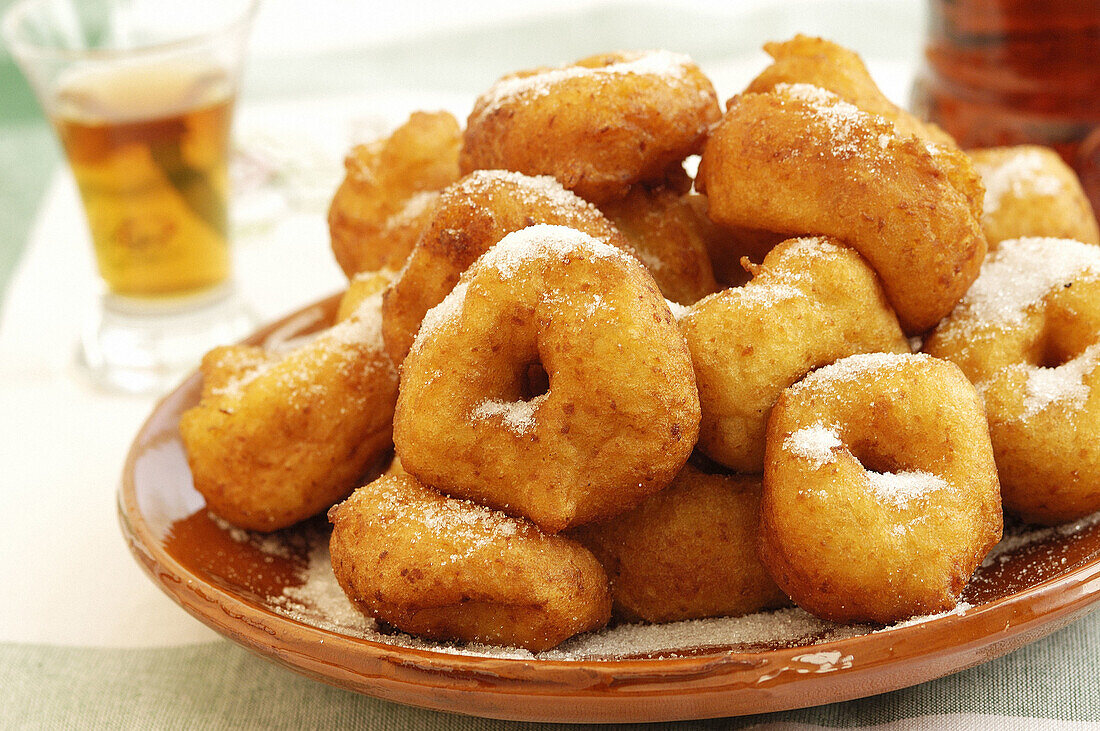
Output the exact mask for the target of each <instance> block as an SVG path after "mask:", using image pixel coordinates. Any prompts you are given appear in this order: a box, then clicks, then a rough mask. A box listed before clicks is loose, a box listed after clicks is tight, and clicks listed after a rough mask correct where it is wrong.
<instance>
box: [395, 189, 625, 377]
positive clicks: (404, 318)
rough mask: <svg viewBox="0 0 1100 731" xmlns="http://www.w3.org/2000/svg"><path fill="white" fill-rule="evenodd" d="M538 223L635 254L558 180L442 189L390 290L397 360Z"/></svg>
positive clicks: (596, 213) (586, 203)
mask: <svg viewBox="0 0 1100 731" xmlns="http://www.w3.org/2000/svg"><path fill="white" fill-rule="evenodd" d="M536 223H547V224H554V225H563V226H569V227H571V228H575V229H577V230H580V231H583V232H585V233H587V234H589V235H590V236H594V237H595V238H597V239H599V240H600V241H603V242H604V243H607V244H610V245H611V246H615V247H617V248H620V249H623V250H626V251H631V252H632V249H631V248H630V244H628V243H627V241H626V239H625V238H623V236H622V234H620V233H619V232H618V230H616V228H615V227H614V226H613V225H612V224H611V222H610V221H608V220H607V219H606V218H605V217H604V215H603V214H602V213H600V212H599V210H598V209H597V208H596V207H595V206H593V205H592V204H591V203H588V202H587V201H585V200H583V199H581V198H580V197H578V196H576V195H574V194H573V193H570V192H569V191H567V190H565V189H564V188H562V187H561V184H560V183H558V182H557V181H556V180H554V179H553V178H549V177H546V176H539V177H530V176H527V175H521V174H520V173H513V172H508V171H504V170H478V171H476V172H473V173H470V174H469V175H467V176H465V177H464V178H462V180H460V181H458V182H457V183H455V184H454V185H452V186H451V187H449V188H447V189H446V190H445V191H444V192H443V194H442V196H441V197H440V200H439V203H438V205H437V206H436V208H435V210H434V212H433V214H432V217H431V220H430V221H429V222H428V225H427V227H426V228H425V230H424V234H423V236H422V237H421V239H420V241H418V242H417V244H416V248H415V249H413V253H412V255H411V256H410V257H409V260H408V263H407V265H406V266H405V268H404V269H403V270H402V271H401V273H400V275H399V276H398V278H397V281H395V282H394V283H393V286H391V287H390V289H389V290H387V291H386V293H385V296H384V300H383V305H382V318H383V319H382V333H383V335H384V336H385V339H386V350H387V351H388V352H389V354H390V357H391V358H392V359H393V362H394V363H398V364H400V363H401V362H402V361H403V360H404V359H405V356H406V355H407V354H408V352H409V348H410V347H411V346H412V342H413V339H414V338H415V337H416V331H417V330H418V329H419V328H420V322H421V320H423V319H424V314H425V313H427V311H428V310H430V309H431V308H432V307H435V306H436V305H437V304H439V303H440V302H442V301H443V298H444V297H446V296H447V293H448V292H450V291H451V290H452V289H453V288H454V286H455V284H457V283H458V278H459V276H461V275H462V272H464V271H466V269H467V267H469V266H470V265H471V264H473V263H474V261H475V260H476V259H477V258H478V257H479V256H481V255H482V254H484V253H485V252H486V251H488V250H489V248H490V247H491V246H492V245H493V244H495V243H496V242H498V241H500V240H501V239H502V238H504V236H505V234H508V233H511V232H513V231H518V230H520V229H522V228H526V227H528V226H530V225H532V224H536Z"/></svg>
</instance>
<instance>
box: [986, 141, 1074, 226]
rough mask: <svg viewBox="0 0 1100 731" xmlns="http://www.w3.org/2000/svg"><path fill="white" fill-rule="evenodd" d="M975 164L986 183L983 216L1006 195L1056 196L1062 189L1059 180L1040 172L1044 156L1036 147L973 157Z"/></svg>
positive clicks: (998, 204)
mask: <svg viewBox="0 0 1100 731" xmlns="http://www.w3.org/2000/svg"><path fill="white" fill-rule="evenodd" d="M974 167H975V169H976V170H977V171H978V173H979V174H980V175H981V176H982V182H983V183H984V184H985V200H984V201H983V204H982V208H983V214H984V215H986V216H989V215H992V214H995V213H996V212H997V211H998V210H1000V207H1001V202H1002V200H1003V199H1004V197H1005V196H1006V195H1011V196H1013V197H1017V198H1021V197H1024V196H1028V195H1041V196H1056V195H1058V194H1059V193H1061V192H1062V189H1063V186H1062V181H1061V180H1059V179H1058V178H1057V177H1056V176H1054V175H1050V174H1049V173H1043V156H1042V154H1041V153H1040V152H1039V151H1038V150H1035V149H1031V148H1027V149H1023V150H1017V151H1013V152H1012V153H1011V154H1009V155H1007V156H1005V157H1002V158H1000V159H998V160H996V161H992V162H984V161H981V160H975V162H974Z"/></svg>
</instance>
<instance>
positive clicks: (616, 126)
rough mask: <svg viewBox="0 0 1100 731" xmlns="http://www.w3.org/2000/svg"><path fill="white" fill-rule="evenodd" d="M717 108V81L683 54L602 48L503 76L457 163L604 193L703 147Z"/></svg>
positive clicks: (478, 108) (475, 115)
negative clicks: (588, 54)
mask: <svg viewBox="0 0 1100 731" xmlns="http://www.w3.org/2000/svg"><path fill="white" fill-rule="evenodd" d="M719 116H720V110H719V107H718V98H717V96H716V94H715V92H714V87H713V86H712V85H711V83H710V81H709V80H708V79H707V78H706V77H705V76H704V75H703V73H702V71H700V70H699V67H698V66H696V65H695V64H694V63H693V62H692V61H691V60H690V59H688V58H687V57H685V56H680V55H678V54H671V53H668V52H667V51H647V52H623V53H610V54H601V55H598V56H592V57H589V58H585V59H582V60H580V61H578V62H577V63H575V64H573V65H571V66H566V67H563V68H556V69H549V68H542V69H535V70H531V71H524V72H520V73H517V74H512V75H510V76H506V77H504V78H503V79H501V80H500V81H498V82H497V83H496V84H495V85H494V86H493V87H492V88H491V89H489V91H487V92H486V93H485V94H483V95H482V96H481V97H480V98H479V99H478V100H477V103H476V104H475V105H474V110H473V112H471V114H470V117H469V120H468V121H467V126H466V132H465V135H464V138H463V147H462V155H461V158H460V165H461V168H462V171H463V172H464V173H468V172H470V171H472V170H479V169H489V168H503V169H506V170H515V171H518V172H521V173H526V174H528V175H551V176H553V177H555V178H557V179H558V180H559V181H561V183H562V185H564V186H565V187H566V188H568V189H570V190H572V191H574V192H576V193H577V194H578V195H580V196H582V197H584V198H586V199H588V200H590V201H592V202H594V203H603V202H606V201H609V200H612V199H615V198H619V197H622V196H623V195H624V194H625V193H626V192H627V190H628V188H629V187H630V186H631V185H633V184H635V183H640V182H646V181H659V180H661V179H662V178H664V177H665V175H666V172H667V171H668V170H670V169H672V168H674V167H677V166H679V164H680V163H681V162H682V161H683V159H684V158H686V157H687V156H688V155H692V154H695V153H697V152H699V150H700V148H701V147H702V144H703V140H704V139H705V137H706V134H707V129H708V127H709V126H710V125H711V124H712V123H713V122H715V121H716V120H717V119H718V117H719Z"/></svg>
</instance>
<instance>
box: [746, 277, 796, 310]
mask: <svg viewBox="0 0 1100 731" xmlns="http://www.w3.org/2000/svg"><path fill="white" fill-rule="evenodd" d="M735 291H736V292H737V294H738V296H739V298H740V300H741V302H743V303H744V304H746V305H756V306H758V307H764V308H767V307H774V306H775V305H777V304H779V303H780V302H783V301H784V300H791V299H797V298H799V297H805V296H806V293H805V292H803V291H802V290H801V289H799V288H798V287H795V286H793V285H790V284H786V283H784V282H767V283H758V282H750V283H749V284H747V285H745V286H744V287H741V288H739V289H737V290H735Z"/></svg>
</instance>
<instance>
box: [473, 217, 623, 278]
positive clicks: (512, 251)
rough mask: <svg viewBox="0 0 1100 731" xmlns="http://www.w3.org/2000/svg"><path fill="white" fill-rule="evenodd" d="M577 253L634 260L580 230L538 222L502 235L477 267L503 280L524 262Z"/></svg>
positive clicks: (514, 274)
mask: <svg viewBox="0 0 1100 731" xmlns="http://www.w3.org/2000/svg"><path fill="white" fill-rule="evenodd" d="M577 255H581V256H592V257H594V258H597V259H600V258H608V259H619V260H622V261H630V262H633V260H632V259H631V257H630V256H629V255H628V254H626V253H624V252H622V251H620V250H619V249H616V248H615V247H614V246H611V245H610V244H605V243H604V242H602V241H600V240H598V239H595V238H593V237H591V236H589V235H588V234H586V233H583V232H582V231H577V230H576V229H573V228H569V227H568V226H552V225H549V224H537V225H535V226H528V227H527V228H525V229H521V230H519V231H513V232H512V233H510V234H508V235H507V236H505V237H504V238H503V239H501V240H500V241H499V242H497V244H496V245H495V246H493V248H491V249H489V250H488V251H487V252H485V253H484V254H483V255H482V256H481V259H479V260H478V262H477V264H476V266H477V268H478V270H479V271H480V270H482V269H486V268H493V269H496V270H497V271H499V272H500V274H501V276H502V277H503V278H504V279H509V278H511V277H514V276H516V273H517V272H518V271H519V269H520V267H521V266H523V264H525V263H527V262H530V261H535V260H538V259H550V258H560V257H566V256H577Z"/></svg>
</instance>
